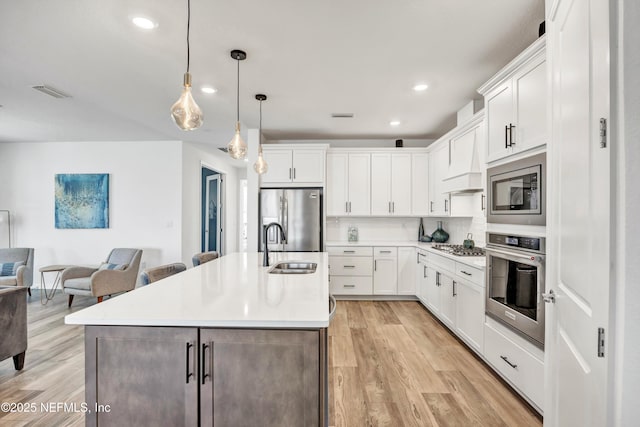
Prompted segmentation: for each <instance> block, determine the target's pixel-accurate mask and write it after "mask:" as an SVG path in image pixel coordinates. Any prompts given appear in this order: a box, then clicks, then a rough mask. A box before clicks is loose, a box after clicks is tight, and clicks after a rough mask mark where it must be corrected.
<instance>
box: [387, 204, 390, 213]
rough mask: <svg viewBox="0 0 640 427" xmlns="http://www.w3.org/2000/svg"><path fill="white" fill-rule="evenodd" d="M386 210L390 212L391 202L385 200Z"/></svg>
mask: <svg viewBox="0 0 640 427" xmlns="http://www.w3.org/2000/svg"><path fill="white" fill-rule="evenodd" d="M387 205H388V206H387V210H388V211H389V213H391V202H387Z"/></svg>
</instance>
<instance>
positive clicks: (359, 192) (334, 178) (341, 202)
mask: <svg viewBox="0 0 640 427" xmlns="http://www.w3.org/2000/svg"><path fill="white" fill-rule="evenodd" d="M326 200H327V216H342V215H370V214H371V155H370V154H369V153H361V152H356V153H346V152H338V153H328V154H327V191H326Z"/></svg>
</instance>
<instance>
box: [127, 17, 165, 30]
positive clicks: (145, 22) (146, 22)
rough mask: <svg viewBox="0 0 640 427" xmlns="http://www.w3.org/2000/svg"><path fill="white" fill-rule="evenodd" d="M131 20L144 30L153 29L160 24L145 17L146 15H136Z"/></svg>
mask: <svg viewBox="0 0 640 427" xmlns="http://www.w3.org/2000/svg"><path fill="white" fill-rule="evenodd" d="M131 22H133V25H135V26H136V27H138V28H142V29H143V30H153V29H154V28H156V27H157V26H158V24H156V23H155V22H153V21H152V20H151V19H149V18H145V17H144V16H134V17H133V18H131Z"/></svg>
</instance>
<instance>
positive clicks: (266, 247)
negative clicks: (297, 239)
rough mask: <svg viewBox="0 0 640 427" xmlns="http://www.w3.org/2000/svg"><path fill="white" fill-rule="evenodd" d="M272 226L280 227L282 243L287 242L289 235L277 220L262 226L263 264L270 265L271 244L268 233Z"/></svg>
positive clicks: (264, 265)
mask: <svg viewBox="0 0 640 427" xmlns="http://www.w3.org/2000/svg"><path fill="white" fill-rule="evenodd" d="M272 226H276V227H278V228H279V229H280V238H281V239H282V243H287V235H286V234H284V230H283V229H282V226H281V225H280V224H278V223H277V222H272V223H270V224H268V225H263V226H262V241H263V242H264V258H263V259H262V266H263V267H269V245H268V244H267V233H268V232H269V228H271V227H272Z"/></svg>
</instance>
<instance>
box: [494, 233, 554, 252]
mask: <svg viewBox="0 0 640 427" xmlns="http://www.w3.org/2000/svg"><path fill="white" fill-rule="evenodd" d="M487 243H488V244H490V245H496V246H503V247H508V248H519V249H523V250H526V251H532V252H541V253H544V250H545V247H544V243H545V239H544V237H527V236H517V235H508V234H497V233H487Z"/></svg>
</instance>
